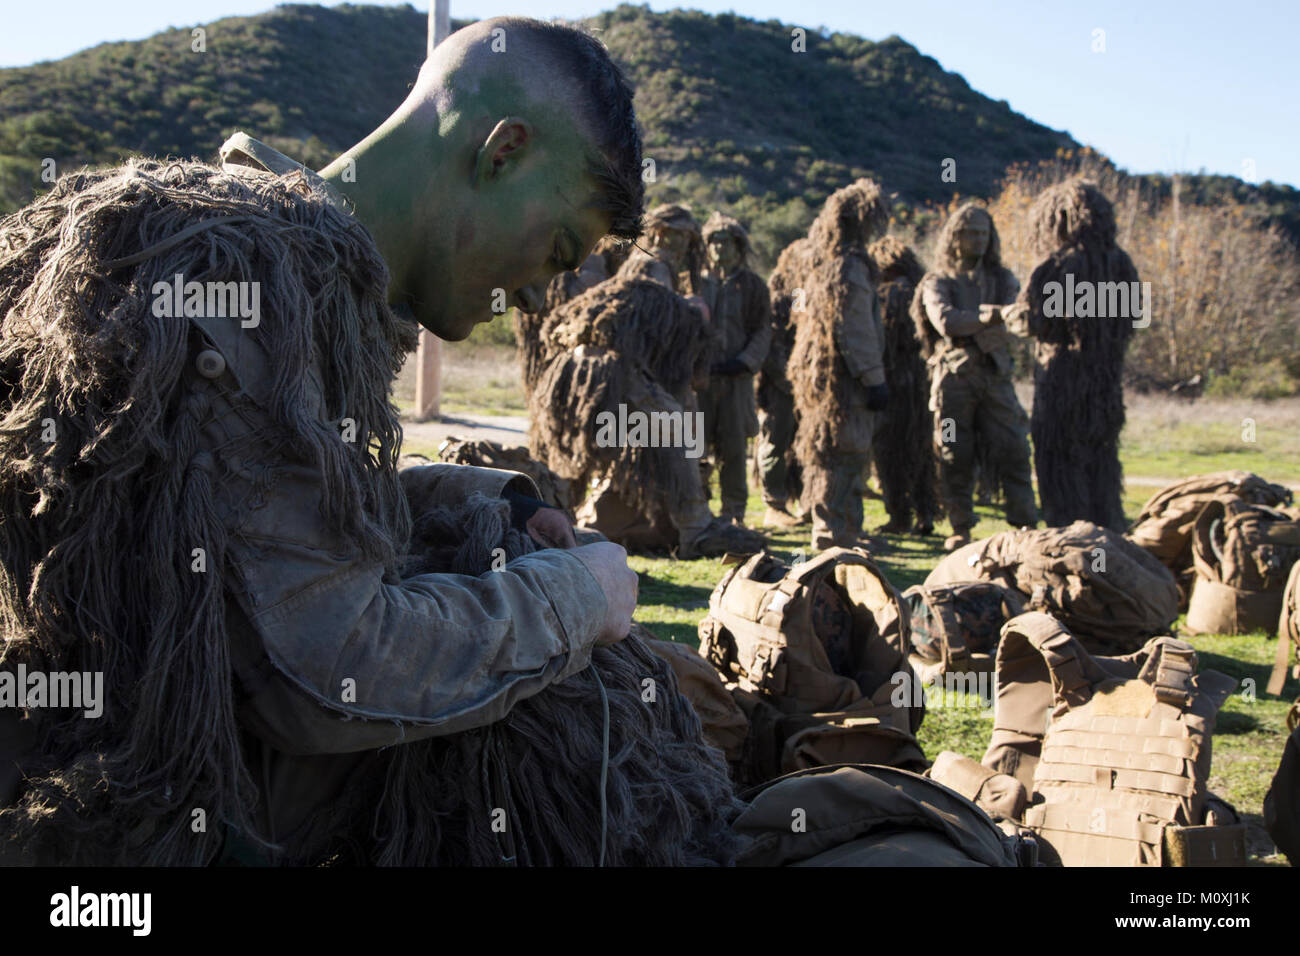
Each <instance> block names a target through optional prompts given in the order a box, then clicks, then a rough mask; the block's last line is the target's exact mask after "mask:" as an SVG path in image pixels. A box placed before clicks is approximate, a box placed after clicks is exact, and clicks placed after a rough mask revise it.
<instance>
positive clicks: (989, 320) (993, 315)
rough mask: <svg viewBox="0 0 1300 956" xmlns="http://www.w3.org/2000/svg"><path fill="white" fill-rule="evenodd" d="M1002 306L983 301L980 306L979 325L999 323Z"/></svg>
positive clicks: (1000, 321) (1000, 322)
mask: <svg viewBox="0 0 1300 956" xmlns="http://www.w3.org/2000/svg"><path fill="white" fill-rule="evenodd" d="M1001 324H1002V306H1000V305H992V304H990V303H988V302H985V303H984V304H983V305H981V306H980V325H1001Z"/></svg>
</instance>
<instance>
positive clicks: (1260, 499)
mask: <svg viewBox="0 0 1300 956" xmlns="http://www.w3.org/2000/svg"><path fill="white" fill-rule="evenodd" d="M1222 495H1233V496H1235V497H1237V498H1240V499H1241V500H1242V501H1247V502H1250V503H1251V504H1257V505H1269V506H1270V507H1278V506H1280V505H1285V504H1289V503H1290V501H1291V492H1290V491H1289V490H1288V489H1287V488H1285V487H1283V486H1282V485H1275V484H1272V483H1271V482H1268V481H1265V480H1264V479H1263V478H1261V477H1260V476H1259V475H1256V474H1252V473H1251V472H1249V471H1219V472H1215V473H1214V474H1209V475H1193V476H1192V477H1191V478H1184V479H1183V480H1182V481H1176V482H1174V483H1173V484H1172V485H1169V486H1167V487H1165V488H1163V489H1161V490H1160V491H1158V492H1157V493H1156V494H1154V495H1152V496H1151V498H1150V500H1148V501H1147V503H1146V504H1145V505H1143V506H1142V511H1141V513H1140V514H1139V515H1138V516H1137V520H1135V521H1134V522H1133V524H1132V526H1131V527H1130V528H1129V530H1128V537H1129V540H1131V541H1132V542H1133V543H1134V544H1136V545H1138V546H1139V547H1141V548H1145V549H1146V550H1147V551H1149V552H1150V553H1151V554H1152V555H1154V556H1155V557H1156V559H1157V560H1159V561H1160V563H1161V564H1163V565H1164V566H1165V567H1167V568H1168V569H1169V570H1170V571H1172V572H1173V573H1174V575H1175V577H1177V579H1178V585H1179V591H1180V598H1181V600H1180V607H1182V608H1186V606H1187V599H1188V597H1189V596H1190V595H1191V593H1192V592H1191V588H1192V578H1193V570H1192V529H1193V527H1194V526H1195V524H1196V518H1197V516H1198V515H1199V514H1200V513H1201V509H1202V508H1204V507H1205V506H1206V505H1207V504H1208V503H1209V502H1210V501H1211V500H1212V499H1214V498H1217V497H1220V496H1222Z"/></svg>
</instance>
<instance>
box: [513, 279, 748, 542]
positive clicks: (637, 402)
mask: <svg viewBox="0 0 1300 956" xmlns="http://www.w3.org/2000/svg"><path fill="white" fill-rule="evenodd" d="M552 318H553V319H554V323H555V324H554V325H553V326H552V332H551V334H550V336H549V337H548V339H547V347H548V348H549V349H551V350H552V354H551V356H550V358H549V359H548V361H547V364H546V366H545V370H544V371H543V373H542V375H541V376H540V378H539V380H538V384H537V387H536V389H535V390H534V393H533V396H532V402H531V404H530V406H529V415H530V417H531V426H530V434H529V441H530V450H531V453H532V455H533V457H534V458H536V459H537V460H538V461H540V462H542V463H544V464H545V465H547V466H548V467H549V468H551V469H552V470H554V471H555V472H556V473H557V474H559V475H561V476H563V477H565V478H568V479H569V480H570V481H572V482H574V484H575V486H582V487H586V486H588V485H589V484H591V483H592V479H595V482H594V485H595V487H593V488H592V489H591V490H590V491H589V492H588V496H587V500H586V502H585V503H584V505H583V507H582V509H581V511H580V512H579V519H580V520H581V521H583V522H584V523H586V524H588V525H591V526H593V527H595V528H596V529H597V530H599V531H601V532H603V533H604V534H606V535H607V536H608V537H610V538H611V540H614V541H617V542H619V543H621V544H623V545H624V546H625V547H628V548H630V549H636V550H671V549H674V548H676V549H678V554H679V556H686V555H690V556H694V555H695V554H696V553H700V552H698V551H697V550H696V549H697V548H699V547H702V548H704V549H705V550H710V551H713V552H714V553H720V552H717V551H716V548H715V544H716V545H717V546H721V547H723V549H724V550H727V549H728V548H729V549H730V550H736V551H740V550H745V549H749V550H756V548H757V547H758V546H761V538H759V536H757V535H753V534H752V533H746V532H742V531H741V529H738V528H737V529H735V532H734V533H732V532H727V531H725V530H722V528H723V527H725V526H721V523H718V522H714V520H713V517H712V515H711V514H710V512H709V508H708V502H707V500H706V499H705V497H704V492H703V489H702V488H701V486H700V472H699V469H698V467H697V465H696V460H697V459H693V458H688V457H687V456H686V451H687V449H686V448H685V447H683V445H684V443H686V442H687V441H689V442H690V443H691V444H694V445H696V447H697V450H699V449H700V447H701V445H700V443H702V441H703V434H702V430H701V429H699V428H698V427H697V426H698V415H695V414H689V410H688V409H686V408H684V407H683V405H682V403H681V402H679V401H677V400H676V398H675V396H676V395H677V394H678V393H680V392H682V391H690V389H691V381H692V378H693V376H694V374H695V370H696V369H697V368H698V367H699V365H701V364H702V363H704V362H705V361H707V356H708V342H709V335H708V328H707V326H706V324H705V322H704V319H703V317H702V316H701V314H700V313H699V312H698V311H697V310H696V309H694V308H692V307H691V306H690V304H689V303H687V302H686V300H685V299H683V298H682V297H681V296H679V295H677V294H675V293H673V292H671V291H669V290H668V289H665V288H664V287H663V286H662V285H659V284H658V283H655V282H649V281H646V280H644V279H627V278H624V277H623V276H621V275H620V276H615V277H614V278H612V279H610V280H608V281H606V282H602V283H601V284H600V285H599V286H597V287H595V288H593V289H590V290H588V291H587V292H585V293H583V294H582V295H580V296H578V298H576V299H574V300H573V301H571V302H568V303H565V304H564V305H563V306H561V307H560V309H558V310H557V311H556V312H555V313H554V315H553V316H552ZM632 413H636V414H637V416H640V415H645V416H646V418H647V421H648V423H649V425H650V426H651V429H653V431H652V432H651V433H647V431H649V430H648V429H642V433H641V434H640V435H639V436H637V435H634V434H633V433H632V432H631V431H630V430H629V432H628V434H627V435H624V436H619V435H618V434H617V428H616V427H610V428H609V429H608V430H605V429H603V428H602V424H603V423H610V424H611V426H617V424H618V423H619V422H620V421H629V422H632V421H635V419H634V418H632ZM655 415H657V416H659V417H656V418H652V417H651V416H655ZM620 416H622V417H620ZM661 423H662V424H663V427H662V428H661V427H660V426H661ZM670 425H671V426H673V427H674V428H675V429H676V430H675V431H674V430H673V429H672V428H669V427H668V426H670ZM665 431H667V432H668V434H662V433H663V432H665ZM661 438H662V439H663V441H662V442H661V441H659V439H661ZM605 439H609V440H608V441H605ZM623 439H626V443H621V442H622V441H623ZM714 537H719V541H718V542H713V541H712V538H714ZM704 538H708V539H709V540H703V539H704Z"/></svg>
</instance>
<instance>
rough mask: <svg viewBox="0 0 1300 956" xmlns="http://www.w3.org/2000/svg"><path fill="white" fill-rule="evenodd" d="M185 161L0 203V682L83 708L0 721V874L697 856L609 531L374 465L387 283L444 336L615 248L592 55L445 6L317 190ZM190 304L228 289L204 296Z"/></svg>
mask: <svg viewBox="0 0 1300 956" xmlns="http://www.w3.org/2000/svg"><path fill="white" fill-rule="evenodd" d="M498 27H499V28H502V29H504V30H505V31H506V32H507V33H508V35H509V37H510V42H509V50H510V51H511V52H510V53H509V54H498V53H493V52H490V50H489V45H488V44H489V42H490V39H491V31H493V30H495V29H496V28H498ZM468 117H483V118H487V120H488V121H486V122H485V121H484V120H483V119H475V120H470V119H468ZM497 117H500V119H496V118H497ZM525 117H526V118H525ZM543 132H544V133H545V135H542V133H543ZM223 156H224V157H225V159H226V161H227V164H226V166H225V168H224V169H218V168H214V167H212V166H209V165H205V164H202V163H196V162H169V163H158V162H153V161H148V160H135V161H132V162H130V163H128V164H127V165H125V166H123V167H119V168H115V169H105V170H97V171H89V172H81V173H76V174H72V175H68V176H65V177H63V178H62V179H60V180H59V181H58V182H57V183H56V184H55V186H54V188H53V189H51V191H50V192H49V193H48V194H47V195H45V196H43V197H41V198H40V199H38V200H37V201H36V202H34V203H33V204H31V205H30V206H28V207H27V208H25V209H23V210H20V211H19V212H17V213H15V214H13V215H11V216H9V217H7V218H6V219H4V220H3V222H0V323H2V329H0V331H2V334H0V632H2V633H3V635H4V641H3V645H0V667H3V668H4V669H6V670H10V669H13V668H15V667H17V666H19V665H21V666H24V667H26V668H27V669H28V671H29V672H30V671H42V672H55V673H57V672H70V671H77V672H84V671H89V672H98V673H102V674H103V678H104V692H105V699H104V701H103V713H102V715H101V716H99V717H97V718H86V717H84V716H83V714H82V712H81V711H80V710H75V711H74V710H69V709H54V708H44V707H37V706H28V707H26V708H25V709H24V710H23V711H21V712H18V711H15V710H13V709H9V708H5V709H3V710H0V859H2V860H4V861H5V862H10V861H21V862H44V863H62V864H92V863H119V864H122V863H127V864H139V863H151V864H206V863H212V862H216V861H221V860H226V861H231V860H238V861H257V862H272V863H276V862H279V863H299V864H314V863H321V862H327V861H335V862H362V863H399V864H408V863H463V862H482V863H501V862H555V863H558V862H571V863H592V862H597V861H599V860H600V859H601V858H602V857H603V859H604V860H605V861H606V862H618V861H621V862H630V863H647V862H667V863H687V862H697V863H698V862H705V861H709V862H717V863H725V862H729V861H730V860H731V859H732V858H733V856H734V846H735V842H736V841H735V838H734V837H733V836H732V834H731V833H730V830H729V829H728V817H729V814H731V813H732V812H733V810H734V804H733V801H732V797H731V793H730V786H729V784H728V782H727V779H726V769H725V766H723V765H722V763H721V761H720V760H719V759H718V758H717V755H716V753H715V752H713V751H711V750H709V748H707V747H706V746H705V745H704V744H703V742H702V739H701V737H700V733H699V729H698V722H697V721H695V718H694V715H693V714H692V712H691V711H690V708H689V707H687V706H686V705H685V703H684V701H682V700H681V698H680V697H679V696H677V695H676V692H675V690H673V683H672V675H671V673H670V672H669V671H667V670H666V668H665V667H664V666H662V665H661V663H660V662H659V660H658V658H657V657H656V656H653V655H650V654H647V653H646V652H645V648H644V647H641V646H638V645H637V644H635V643H629V644H627V646H622V645H620V644H619V642H620V641H622V640H624V638H626V635H627V633H628V629H629V627H630V617H631V613H632V610H633V608H634V607H635V595H636V576H635V574H634V573H633V572H632V571H631V570H630V569H629V568H627V565H626V560H625V555H624V554H623V552H622V549H621V548H619V547H618V546H616V545H613V544H610V543H607V542H606V543H597V544H592V545H588V546H585V547H575V546H573V532H572V528H571V527H570V525H569V524H568V522H567V521H566V520H565V519H564V517H563V515H562V514H561V512H559V511H557V510H555V509H553V508H548V507H543V506H542V503H541V502H538V501H537V500H536V498H537V491H536V488H535V486H533V485H532V483H531V482H530V481H529V480H528V479H527V478H526V477H525V476H522V475H518V474H514V473H512V472H508V471H496V470H492V469H475V468H470V467H466V466H455V465H441V464H438V465H431V466H428V467H424V468H411V469H407V470H405V471H402V472H400V473H399V470H398V467H397V461H398V456H399V454H400V444H401V428H400V424H399V422H398V418H397V412H396V409H395V408H394V406H393V405H392V404H391V393H390V386H391V382H392V379H393V377H394V376H395V374H396V373H397V371H398V369H399V368H400V366H401V364H402V361H403V358H404V356H405V354H406V352H407V351H408V350H409V349H410V348H411V347H412V346H413V344H414V341H415V330H416V326H415V324H414V323H413V322H411V321H409V320H408V319H403V318H400V317H399V316H398V315H397V314H396V313H395V312H394V310H393V309H392V308H390V305H389V303H390V301H392V302H397V303H401V304H404V305H407V306H409V307H410V308H411V309H412V311H413V312H414V314H415V316H416V317H417V318H418V319H419V321H420V322H421V323H422V324H424V325H425V326H426V327H428V328H429V329H430V330H431V331H434V332H435V333H437V334H439V335H441V336H443V337H444V338H449V339H462V338H464V337H465V336H466V335H468V334H469V332H470V330H471V329H472V327H473V325H474V324H475V323H476V322H479V321H486V320H488V319H489V318H490V317H491V311H490V310H491V305H492V290H493V289H497V288H506V289H515V290H520V292H517V293H516V299H517V300H519V301H523V300H525V299H531V298H532V296H531V295H525V294H524V293H523V290H526V289H529V288H531V287H533V286H540V285H541V284H544V283H545V282H546V281H548V280H549V279H550V277H551V276H552V275H553V274H554V273H556V272H558V271H560V270H562V269H564V268H572V267H573V266H574V265H576V264H577V263H578V262H580V261H581V260H582V258H583V257H584V256H585V254H586V252H587V251H588V250H589V249H590V248H591V247H592V246H594V245H595V243H596V241H597V239H598V238H599V237H600V236H601V235H604V234H606V233H611V232H612V233H614V234H617V235H621V236H623V237H625V238H627V239H632V238H634V237H635V236H636V235H637V230H638V225H637V222H638V219H639V216H640V212H641V207H642V186H641V181H640V141H639V136H638V134H637V132H636V125H635V117H634V114H633V110H632V96H631V90H630V89H629V88H628V86H627V84H626V83H625V82H624V80H623V79H622V77H621V75H620V74H619V72H618V70H617V68H616V67H615V66H614V65H613V64H612V62H611V61H610V60H609V57H608V55H607V54H606V52H605V51H604V49H603V47H601V46H600V44H599V43H597V42H596V41H595V40H593V39H592V38H590V37H589V36H587V35H585V34H582V33H580V32H578V31H575V30H572V29H569V28H566V27H561V26H556V25H550V24H543V23H539V22H537V21H529V20H521V19H499V20H488V21H484V22H482V23H478V24H474V25H472V26H469V27H466V28H464V29H463V30H461V31H458V32H457V33H455V34H453V35H452V36H451V37H449V38H448V39H447V40H446V41H445V42H444V43H443V44H442V45H440V46H439V47H438V50H437V51H436V52H435V53H434V55H433V56H432V57H431V58H430V60H429V61H428V63H426V64H425V66H424V68H423V69H422V71H421V74H420V77H419V79H418V80H417V82H416V84H415V87H414V88H413V90H412V92H411V94H410V96H409V98H408V100H407V101H406V103H405V104H404V105H403V106H402V107H401V108H400V109H399V111H398V112H397V113H396V114H394V116H393V117H392V118H391V120H390V121H389V122H387V123H385V125H384V126H383V127H381V128H380V130H378V131H376V132H375V133H374V134H372V135H371V136H369V137H367V138H366V139H365V140H364V141H363V142H362V143H360V144H358V145H357V146H356V147H354V148H353V149H352V150H350V151H349V152H348V153H347V154H345V155H344V156H343V157H341V158H340V159H339V160H338V161H336V162H335V163H333V164H331V166H329V167H327V168H326V169H325V170H323V171H322V174H321V175H320V176H318V175H316V174H313V173H311V172H309V171H307V170H305V169H303V168H302V167H300V166H298V165H297V164H295V163H293V162H292V161H290V160H288V159H287V158H286V157H284V156H282V155H281V154H279V153H277V152H275V151H274V150H272V149H270V148H268V147H266V146H264V145H263V144H260V143H258V142H257V141H255V140H252V139H250V138H248V137H246V136H242V135H239V136H236V137H232V140H231V141H230V142H229V143H227V146H226V147H225V148H223ZM524 160H526V162H525V161H524ZM344 169H355V171H356V176H355V177H342V176H341V173H342V171H343V170H344ZM466 171H468V173H467V172H466ZM417 200H418V202H417ZM416 208H418V209H420V214H419V215H415V214H413V213H412V210H413V209H416ZM503 250H504V251H503ZM543 263H544V264H543ZM178 274H179V275H181V276H182V277H183V280H184V282H185V283H186V285H187V287H188V285H189V284H192V283H197V285H196V286H195V288H196V289H198V290H199V292H196V293H195V294H194V295H193V296H191V295H190V293H189V292H188V290H187V291H186V298H185V301H184V303H183V305H182V308H181V309H180V311H179V312H175V311H173V307H174V301H173V300H172V296H171V292H170V291H169V287H170V285H171V283H172V281H173V279H174V277H175V276H177V275H178ZM226 283H230V284H231V286H233V287H234V288H235V289H236V291H238V290H241V289H242V290H243V291H245V292H248V293H249V295H248V299H249V300H251V301H252V302H255V303H258V305H259V308H257V309H254V310H252V311H251V312H250V313H248V314H244V313H243V312H241V313H240V314H239V315H230V314H227V313H226V312H225V311H224V310H223V309H221V308H214V306H213V298H212V296H213V293H214V289H215V290H216V291H217V292H219V293H223V294H227V295H228V289H229V287H228V286H226V285H225V284H226ZM204 288H206V289H207V296H208V298H207V299H206V300H205V298H204V295H203V294H202V290H203V289H204ZM160 289H161V290H162V291H161V293H160V291H159V290H160ZM221 301H222V300H220V299H218V303H220V302H221ZM226 301H228V298H227V300H226ZM413 532H414V533H413ZM544 541H555V542H558V543H559V544H560V545H561V547H548V548H538V547H535V544H537V543H540V542H544ZM496 547H500V548H502V549H503V551H504V552H505V553H506V555H507V556H508V557H510V558H513V560H508V561H505V562H503V563H502V565H501V567H500V568H499V569H494V568H495V565H493V566H492V567H484V559H485V556H487V555H492V554H493V550H492V549H493V548H496ZM485 549H486V550H485ZM413 552H414V556H412V553H413ZM446 572H456V573H446ZM647 677H648V678H651V679H653V680H654V681H656V682H657V684H658V686H659V690H660V693H659V700H660V701H661V702H662V706H660V707H659V708H658V709H655V708H648V707H646V706H645V705H644V703H643V702H642V699H641V692H642V681H643V680H644V679H645V678H647ZM606 712H608V714H609V715H610V718H609V719H606V718H605V717H604V714H605V713H606ZM607 731H608V733H609V739H610V748H609V749H606V748H605V747H604V745H603V743H602V738H603V737H604V735H605V733H606V732H607ZM602 763H604V764H605V765H606V770H607V772H608V787H606V788H605V790H604V791H602V790H601V780H600V776H599V774H598V770H599V768H600V767H601V765H602ZM602 806H604V811H603V812H602V811H601V809H600V808H601V807H602ZM496 808H501V809H502V811H503V812H504V813H505V814H506V816H507V817H508V820H509V827H508V832H507V833H506V834H504V835H503V834H501V833H499V832H498V831H497V830H496V829H494V828H493V822H494V821H493V811H494V809H496ZM199 810H201V811H202V814H203V824H204V825H203V826H201V827H200V826H196V823H197V822H198V817H197V815H196V811H199ZM665 833H667V834H668V837H667V839H665Z"/></svg>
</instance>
